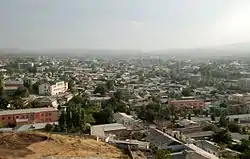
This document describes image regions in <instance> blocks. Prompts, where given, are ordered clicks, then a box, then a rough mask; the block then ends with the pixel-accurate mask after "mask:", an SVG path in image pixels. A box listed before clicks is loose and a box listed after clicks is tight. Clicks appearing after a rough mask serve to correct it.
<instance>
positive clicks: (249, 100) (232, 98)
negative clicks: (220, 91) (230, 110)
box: [228, 93, 250, 104]
mask: <svg viewBox="0 0 250 159" xmlns="http://www.w3.org/2000/svg"><path fill="white" fill-rule="evenodd" d="M228 103H230V104H250V93H245V94H232V95H229V96H228Z"/></svg>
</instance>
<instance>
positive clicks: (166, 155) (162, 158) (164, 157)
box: [156, 150, 171, 159]
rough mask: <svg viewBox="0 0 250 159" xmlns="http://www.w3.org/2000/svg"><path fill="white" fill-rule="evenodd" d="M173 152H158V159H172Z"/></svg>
mask: <svg viewBox="0 0 250 159" xmlns="http://www.w3.org/2000/svg"><path fill="white" fill-rule="evenodd" d="M170 157H171V152H170V151H169V150H157V151H156V159H170Z"/></svg>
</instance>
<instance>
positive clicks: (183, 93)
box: [181, 88, 191, 97]
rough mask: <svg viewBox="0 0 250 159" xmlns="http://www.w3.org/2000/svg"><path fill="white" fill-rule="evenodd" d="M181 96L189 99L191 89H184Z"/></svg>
mask: <svg viewBox="0 0 250 159" xmlns="http://www.w3.org/2000/svg"><path fill="white" fill-rule="evenodd" d="M181 94H182V95H183V96H184V97H188V96H191V91H190V89H189V88H184V89H183V90H182V92H181Z"/></svg>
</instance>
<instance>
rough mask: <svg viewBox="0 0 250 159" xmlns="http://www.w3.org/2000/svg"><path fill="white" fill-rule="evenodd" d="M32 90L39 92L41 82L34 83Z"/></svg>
mask: <svg viewBox="0 0 250 159" xmlns="http://www.w3.org/2000/svg"><path fill="white" fill-rule="evenodd" d="M32 92H33V93H35V94H38V93H39V82H36V83H34V84H33V85H32Z"/></svg>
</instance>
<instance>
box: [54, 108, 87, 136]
mask: <svg viewBox="0 0 250 159" xmlns="http://www.w3.org/2000/svg"><path fill="white" fill-rule="evenodd" d="M87 122H91V121H90V119H87V115H86V113H85V109H84V108H81V106H79V105H77V106H73V107H67V108H66V111H64V110H63V111H61V114H60V117H59V120H58V123H59V128H60V131H66V132H78V131H81V132H84V131H85V130H86V129H87V125H86V123H87Z"/></svg>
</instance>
